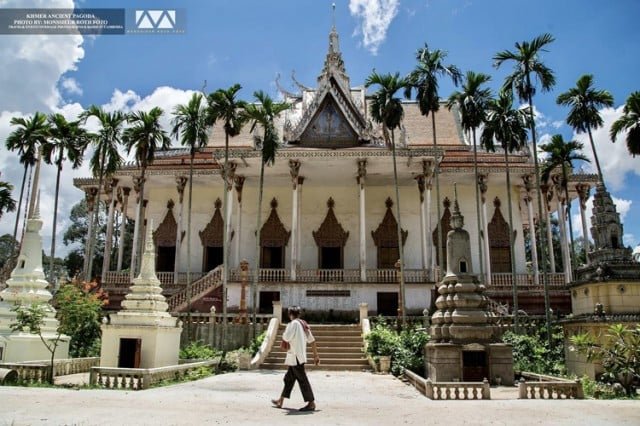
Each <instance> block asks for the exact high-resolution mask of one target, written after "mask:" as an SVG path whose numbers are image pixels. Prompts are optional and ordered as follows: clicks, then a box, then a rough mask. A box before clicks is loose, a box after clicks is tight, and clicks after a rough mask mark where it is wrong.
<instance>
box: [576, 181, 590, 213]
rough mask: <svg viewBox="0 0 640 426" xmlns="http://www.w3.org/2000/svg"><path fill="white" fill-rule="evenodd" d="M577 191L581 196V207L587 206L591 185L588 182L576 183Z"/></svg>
mask: <svg viewBox="0 0 640 426" xmlns="http://www.w3.org/2000/svg"><path fill="white" fill-rule="evenodd" d="M576 191H578V197H579V198H580V207H581V208H583V209H586V208H587V200H588V199H589V195H590V191H591V185H589V184H587V183H579V184H577V185H576Z"/></svg>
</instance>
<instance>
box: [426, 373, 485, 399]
mask: <svg viewBox="0 0 640 426" xmlns="http://www.w3.org/2000/svg"><path fill="white" fill-rule="evenodd" d="M418 377H419V376H418ZM423 380H424V379H423ZM424 389H425V391H424V395H425V396H426V397H427V398H429V399H441V400H443V399H491V388H490V387H489V381H488V380H487V379H484V380H483V381H482V382H432V381H431V379H427V380H426V381H425V382H424Z"/></svg>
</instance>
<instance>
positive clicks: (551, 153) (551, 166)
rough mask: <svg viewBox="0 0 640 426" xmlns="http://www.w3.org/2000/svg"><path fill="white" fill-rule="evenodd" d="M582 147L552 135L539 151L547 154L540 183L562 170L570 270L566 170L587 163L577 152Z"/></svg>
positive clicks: (573, 255)
mask: <svg viewBox="0 0 640 426" xmlns="http://www.w3.org/2000/svg"><path fill="white" fill-rule="evenodd" d="M583 147H584V145H582V144H581V143H580V142H576V141H567V142H565V141H564V139H563V138H562V135H553V136H552V137H551V142H549V143H548V144H545V145H542V146H540V149H541V150H542V151H543V152H545V153H547V154H548V156H547V158H546V160H545V162H544V163H543V165H542V176H541V177H542V181H543V182H545V183H548V182H549V178H550V177H551V174H552V172H553V170H555V169H556V168H557V167H560V168H561V170H562V181H561V183H560V185H561V187H562V189H563V190H564V195H565V198H566V200H567V213H566V216H567V217H568V218H569V237H570V239H571V258H570V260H571V263H572V269H573V268H574V265H573V261H574V258H575V256H576V249H575V244H574V241H573V225H572V224H571V222H572V220H571V198H569V172H568V170H567V169H568V168H571V169H573V162H574V161H576V160H581V161H587V162H588V161H589V159H588V158H587V157H585V156H584V155H583V154H580V153H579V152H577V151H582V148H583ZM594 154H595V151H594ZM558 218H560V220H566V219H565V213H564V212H558Z"/></svg>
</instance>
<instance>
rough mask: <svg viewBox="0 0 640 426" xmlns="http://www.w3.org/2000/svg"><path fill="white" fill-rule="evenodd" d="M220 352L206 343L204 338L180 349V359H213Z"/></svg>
mask: <svg viewBox="0 0 640 426" xmlns="http://www.w3.org/2000/svg"><path fill="white" fill-rule="evenodd" d="M219 354H220V352H218V351H216V350H215V349H213V348H211V346H209V345H207V344H205V343H204V342H203V341H202V340H198V341H195V342H191V343H189V344H188V345H187V346H185V347H184V348H182V349H180V355H179V356H180V359H201V360H205V359H213V358H214V357H216V356H217V355H219Z"/></svg>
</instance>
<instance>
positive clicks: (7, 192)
mask: <svg viewBox="0 0 640 426" xmlns="http://www.w3.org/2000/svg"><path fill="white" fill-rule="evenodd" d="M11 191H13V185H11V184H10V183H9V182H4V181H0V218H2V215H3V214H4V213H6V212H12V211H15V209H16V200H14V199H13V198H11Z"/></svg>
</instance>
